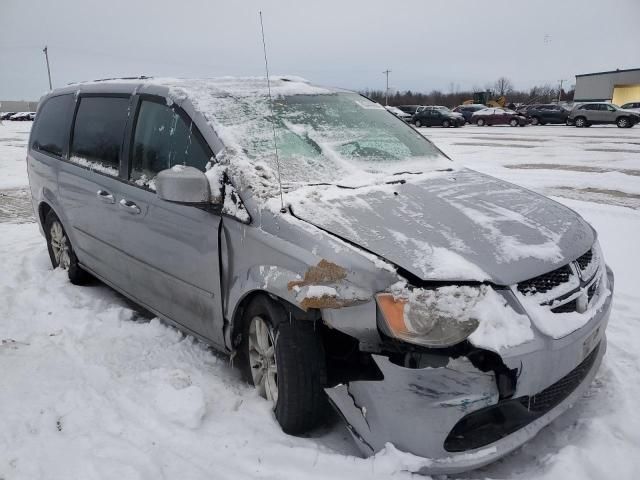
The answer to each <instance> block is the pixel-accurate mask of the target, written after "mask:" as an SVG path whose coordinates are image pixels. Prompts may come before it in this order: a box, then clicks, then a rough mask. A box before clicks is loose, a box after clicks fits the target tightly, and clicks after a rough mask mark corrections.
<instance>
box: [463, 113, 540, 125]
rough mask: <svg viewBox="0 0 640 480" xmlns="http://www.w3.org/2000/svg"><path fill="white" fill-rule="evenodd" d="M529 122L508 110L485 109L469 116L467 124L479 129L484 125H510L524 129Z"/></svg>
mask: <svg viewBox="0 0 640 480" xmlns="http://www.w3.org/2000/svg"><path fill="white" fill-rule="evenodd" d="M529 122H530V120H528V119H527V118H526V117H523V116H522V115H520V114H518V113H517V112H514V111H513V110H509V109H508V108H485V109H484V110H478V111H477V112H475V113H474V114H473V115H471V120H469V123H475V124H476V125H478V126H479V127H484V126H485V125H511V126H512V127H517V126H518V125H520V126H521V127H524V126H525V125H527V124H528V123H529Z"/></svg>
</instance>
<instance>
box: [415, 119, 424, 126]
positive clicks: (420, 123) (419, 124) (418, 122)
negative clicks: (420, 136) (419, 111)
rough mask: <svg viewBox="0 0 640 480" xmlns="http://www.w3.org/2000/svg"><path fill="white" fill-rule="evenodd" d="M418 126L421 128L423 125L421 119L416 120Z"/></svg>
mask: <svg viewBox="0 0 640 480" xmlns="http://www.w3.org/2000/svg"><path fill="white" fill-rule="evenodd" d="M415 126H416V128H420V127H421V126H422V122H421V121H420V120H416V121H415Z"/></svg>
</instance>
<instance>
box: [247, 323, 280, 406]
mask: <svg viewBox="0 0 640 480" xmlns="http://www.w3.org/2000/svg"><path fill="white" fill-rule="evenodd" d="M275 347H276V345H275V341H274V338H273V332H272V330H271V328H270V327H269V325H268V324H267V322H266V321H265V320H264V319H263V318H262V317H259V316H256V317H253V318H252V319H251V323H250V324H249V365H250V367H251V377H252V379H253V384H254V385H255V386H256V389H257V390H258V393H260V395H261V396H263V397H265V398H266V399H267V400H269V401H271V402H272V403H273V406H274V408H275V406H276V404H277V403H278V366H277V363H276V348H275Z"/></svg>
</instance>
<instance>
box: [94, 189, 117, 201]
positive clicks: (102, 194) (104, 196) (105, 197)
mask: <svg viewBox="0 0 640 480" xmlns="http://www.w3.org/2000/svg"><path fill="white" fill-rule="evenodd" d="M96 197H98V198H99V199H100V200H102V201H103V202H105V203H116V201H115V200H114V198H113V195H111V194H110V193H109V192H107V191H106V190H98V191H97V192H96Z"/></svg>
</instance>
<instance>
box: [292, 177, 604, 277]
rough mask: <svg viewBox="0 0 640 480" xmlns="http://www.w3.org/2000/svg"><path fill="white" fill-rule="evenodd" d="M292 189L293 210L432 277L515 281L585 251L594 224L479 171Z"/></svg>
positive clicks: (553, 203)
mask: <svg viewBox="0 0 640 480" xmlns="http://www.w3.org/2000/svg"><path fill="white" fill-rule="evenodd" d="M404 178H405V179H406V183H404V184H392V185H377V186H372V187H363V188H357V189H341V188H339V187H335V186H324V187H318V186H316V187H307V188H304V189H299V190H298V191H296V192H292V193H289V194H287V195H285V202H287V203H289V204H290V207H291V210H292V212H293V214H294V215H295V216H296V217H298V218H301V219H303V220H306V221H307V222H309V223H311V224H314V225H316V226H318V227H320V228H322V229H324V230H327V231H329V232H331V233H333V234H335V235H338V236H339V237H342V238H344V239H346V240H348V241H350V242H352V243H354V244H356V245H359V246H361V247H363V248H365V249H367V250H369V251H370V252H373V253H375V254H377V255H379V256H381V257H382V258H384V259H386V260H388V261H390V262H392V263H394V264H395V265H397V266H399V267H401V268H403V269H405V270H407V271H409V272H410V273H412V274H414V275H416V276H417V277H419V278H421V279H423V280H438V281H465V280H477V281H491V282H494V283H496V284H499V285H511V284H515V283H518V282H519V281H523V280H525V279H529V278H532V277H535V276H537V275H540V274H542V273H546V272H549V271H551V270H553V269H555V268H557V267H559V266H561V265H564V264H566V263H567V262H569V261H571V260H574V259H575V258H577V257H578V256H580V255H581V254H583V253H584V252H586V251H587V250H588V249H589V248H590V247H591V245H592V244H593V242H594V234H593V231H592V229H591V228H590V227H589V225H588V224H587V223H586V222H585V221H584V220H582V218H581V217H580V216H579V215H577V214H576V213H575V212H573V211H571V210H570V209H568V208H566V207H564V206H562V205H560V204H558V203H556V202H553V201H552V200H549V199H547V198H545V197H543V196H541V195H538V194H536V193H534V192H531V191H529V190H526V189H523V188H521V187H517V186H515V185H512V184H509V183H506V182H503V181H501V180H498V179H494V178H492V177H489V176H486V175H483V174H480V173H477V172H475V171H472V170H467V169H463V170H459V171H455V170H454V171H450V172H434V173H430V174H426V175H422V176H416V177H415V179H412V177H411V176H409V175H408V176H406V177H404Z"/></svg>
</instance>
